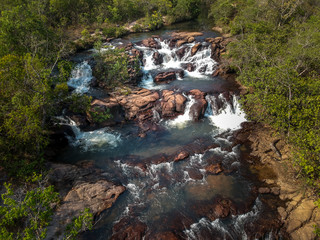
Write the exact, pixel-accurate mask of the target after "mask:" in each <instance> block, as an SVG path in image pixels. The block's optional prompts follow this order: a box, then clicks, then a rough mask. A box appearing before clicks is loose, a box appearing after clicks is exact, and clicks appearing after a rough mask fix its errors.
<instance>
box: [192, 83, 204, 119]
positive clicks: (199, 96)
mask: <svg viewBox="0 0 320 240" xmlns="http://www.w3.org/2000/svg"><path fill="white" fill-rule="evenodd" d="M189 95H191V96H193V97H194V99H195V103H194V104H193V105H192V106H191V108H190V114H191V115H192V118H193V120H194V121H198V120H200V119H201V118H203V117H204V114H205V111H206V109H207V106H208V103H207V101H206V99H205V96H206V93H204V92H201V91H200V90H198V89H193V90H191V91H189Z"/></svg>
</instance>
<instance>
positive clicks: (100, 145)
mask: <svg viewBox="0 0 320 240" xmlns="http://www.w3.org/2000/svg"><path fill="white" fill-rule="evenodd" d="M62 124H64V125H68V126H70V127H71V129H72V131H73V134H74V136H67V138H68V140H69V144H70V145H71V146H73V147H80V148H81V150H82V151H103V150H104V149H105V148H115V147H117V146H118V144H119V143H120V142H121V135H120V134H118V133H110V132H109V129H108V128H101V129H98V130H95V131H89V132H84V131H81V130H80V128H79V127H78V126H77V124H76V123H75V122H74V121H73V120H71V119H66V120H65V121H64V122H63V123H62Z"/></svg>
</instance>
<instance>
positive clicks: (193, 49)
mask: <svg viewBox="0 0 320 240" xmlns="http://www.w3.org/2000/svg"><path fill="white" fill-rule="evenodd" d="M200 47H201V43H197V44H196V45H194V46H193V47H192V48H191V56H194V55H195V54H196V53H197V52H198V50H199V49H200Z"/></svg>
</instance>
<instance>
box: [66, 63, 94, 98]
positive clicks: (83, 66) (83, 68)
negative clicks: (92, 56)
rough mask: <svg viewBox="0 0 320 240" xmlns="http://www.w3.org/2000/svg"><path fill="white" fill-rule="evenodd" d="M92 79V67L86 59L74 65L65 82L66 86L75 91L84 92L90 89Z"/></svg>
mask: <svg viewBox="0 0 320 240" xmlns="http://www.w3.org/2000/svg"><path fill="white" fill-rule="evenodd" d="M91 80H92V69H91V67H90V65H89V64H88V62H87V61H83V62H82V63H79V64H77V65H76V66H75V68H74V69H73V70H72V72H71V78H70V79H69V81H68V82H67V84H68V86H70V87H72V88H74V91H75V92H76V93H80V94H84V93H86V92H88V91H89V89H90V86H89V85H90V82H91Z"/></svg>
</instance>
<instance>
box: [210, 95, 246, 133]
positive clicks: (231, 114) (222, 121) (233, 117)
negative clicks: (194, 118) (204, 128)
mask: <svg viewBox="0 0 320 240" xmlns="http://www.w3.org/2000/svg"><path fill="white" fill-rule="evenodd" d="M208 98H209V99H208ZM212 98H214V96H207V99H208V108H209V110H207V111H206V116H207V117H208V118H209V119H210V121H211V124H212V125H214V126H216V127H218V128H219V129H220V132H222V131H225V130H228V129H231V130H236V129H239V128H240V125H241V123H243V122H246V121H247V119H246V116H245V113H244V112H243V111H242V110H241V108H240V104H239V102H238V100H237V98H236V97H235V96H233V97H232V102H231V103H230V102H227V101H226V99H225V98H223V96H222V95H221V94H220V95H219V99H220V101H221V102H222V104H223V106H222V107H221V108H218V107H216V106H215V105H212V103H216V101H215V100H213V99H212Z"/></svg>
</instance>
